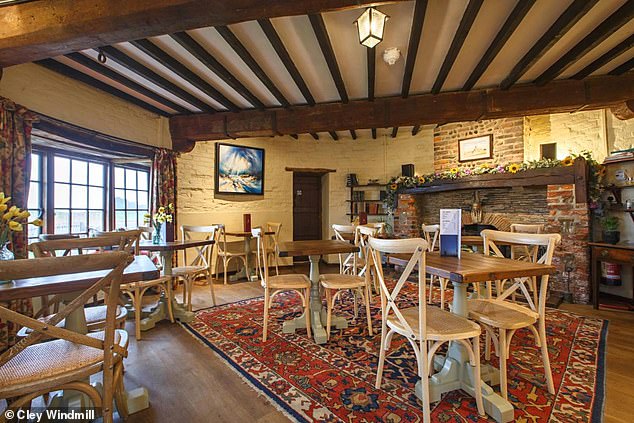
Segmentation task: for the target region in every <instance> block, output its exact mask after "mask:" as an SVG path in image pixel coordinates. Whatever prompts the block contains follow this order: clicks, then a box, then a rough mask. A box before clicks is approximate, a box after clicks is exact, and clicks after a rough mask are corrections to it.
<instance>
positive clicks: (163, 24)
mask: <svg viewBox="0 0 634 423" xmlns="http://www.w3.org/2000/svg"><path fill="white" fill-rule="evenodd" d="M397 1H403V0H394V1H390V2H384V1H366V0H279V1H274V2H266V5H265V6H266V7H265V6H264V4H263V2H262V0H234V1H227V0H135V1H129V0H91V1H81V2H79V1H77V0H55V1H33V2H27V3H23V4H16V5H12V6H5V7H3V8H2V16H0V28H2V36H1V37H0V67H7V66H11V65H17V64H20V63H27V62H32V61H35V60H39V59H46V58H50V57H55V56H60V55H63V54H68V53H72V52H75V51H80V50H86V49H91V48H97V47H101V46H103V45H110V44H116V43H120V42H124V41H129V40H138V39H141V38H148V37H153V36H157V35H162V34H169V33H174V32H179V31H185V30H188V29H195V28H203V27H207V26H219V25H229V24H233V23H238V22H246V21H251V20H256V19H261V18H274V17H279V16H296V15H305V14H310V13H321V12H329V11H335V10H345V9H352V8H359V7H363V6H370V5H377V4H383V3H394V2H397Z"/></svg>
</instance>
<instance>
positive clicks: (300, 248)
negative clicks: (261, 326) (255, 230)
mask: <svg viewBox="0 0 634 423" xmlns="http://www.w3.org/2000/svg"><path fill="white" fill-rule="evenodd" d="M358 251H359V247H358V246H356V245H354V244H351V243H349V242H346V241H340V240H335V239H321V240H310V241H287V242H280V244H279V255H280V257H299V256H308V259H309V261H310V271H309V279H310V286H311V288H310V313H311V316H310V322H311V324H310V325H311V329H312V331H313V338H314V339H315V342H316V343H317V344H324V343H326V341H327V340H328V336H327V334H326V328H325V327H324V326H325V324H326V315H327V310H326V308H324V306H323V304H322V301H321V292H320V284H319V260H320V259H321V256H322V255H328V254H346V253H356V252H358ZM331 324H332V326H335V327H336V328H337V329H345V328H347V327H348V322H347V321H346V319H345V318H343V317H341V316H332V320H331ZM305 327H306V319H305V316H304V315H303V314H302V315H301V316H300V317H297V318H295V319H292V320H287V321H286V322H284V323H283V326H282V332H284V333H294V332H295V330H296V329H299V328H305Z"/></svg>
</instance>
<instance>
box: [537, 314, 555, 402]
mask: <svg viewBox="0 0 634 423" xmlns="http://www.w3.org/2000/svg"><path fill="white" fill-rule="evenodd" d="M539 338H540V339H539V342H540V344H541V350H542V361H543V362H544V375H545V376H546V386H548V392H549V393H550V394H554V393H555V384H554V382H553V373H552V371H551V369H550V357H549V356H548V344H547V341H546V322H545V319H544V318H542V319H540V320H539Z"/></svg>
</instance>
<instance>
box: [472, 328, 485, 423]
mask: <svg viewBox="0 0 634 423" xmlns="http://www.w3.org/2000/svg"><path fill="white" fill-rule="evenodd" d="M473 355H474V357H475V363H473V390H474V391H475V397H476V405H477V407H478V414H479V415H481V416H485V413H484V403H483V402H482V376H481V375H480V373H481V372H480V337H479V336H476V337H474V338H473Z"/></svg>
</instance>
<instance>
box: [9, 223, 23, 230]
mask: <svg viewBox="0 0 634 423" xmlns="http://www.w3.org/2000/svg"><path fill="white" fill-rule="evenodd" d="M9 229H11V230H12V231H13V232H22V224H21V223H18V222H13V221H11V222H9Z"/></svg>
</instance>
